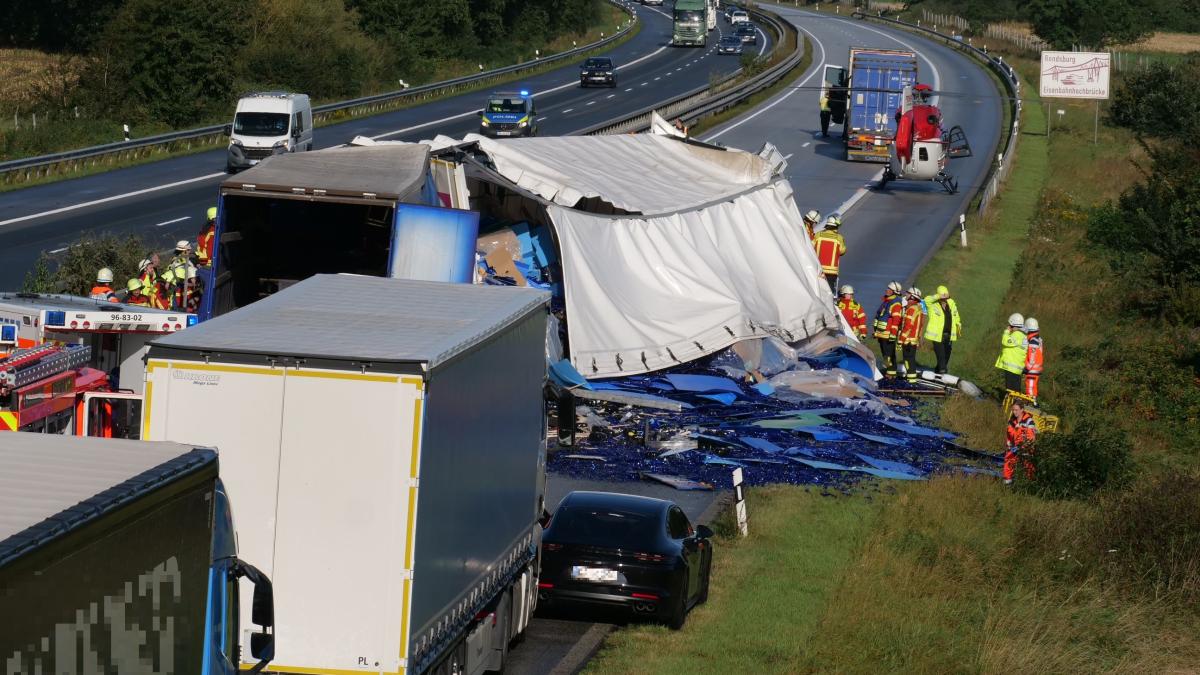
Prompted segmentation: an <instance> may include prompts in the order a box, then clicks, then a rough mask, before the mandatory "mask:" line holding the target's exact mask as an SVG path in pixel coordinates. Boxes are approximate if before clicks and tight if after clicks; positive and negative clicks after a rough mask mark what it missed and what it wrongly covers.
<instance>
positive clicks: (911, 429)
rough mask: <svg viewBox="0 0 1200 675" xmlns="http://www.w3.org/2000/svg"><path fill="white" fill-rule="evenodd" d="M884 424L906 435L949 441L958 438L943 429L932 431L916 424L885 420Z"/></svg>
mask: <svg viewBox="0 0 1200 675" xmlns="http://www.w3.org/2000/svg"><path fill="white" fill-rule="evenodd" d="M883 423H884V424H886V425H888V426H889V427H891V428H893V429H895V430H896V431H903V432H904V433H906V434H912V435H913V436H933V437H936V438H945V439H947V440H952V439H954V438H957V436H955V435H954V434H952V433H950V432H949V431H942V430H941V429H931V428H929V427H922V426H918V425H916V424H905V423H904V422H895V421H892V420H883Z"/></svg>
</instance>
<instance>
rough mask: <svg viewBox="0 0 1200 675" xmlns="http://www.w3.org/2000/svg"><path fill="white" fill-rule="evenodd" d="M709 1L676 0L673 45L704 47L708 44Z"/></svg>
mask: <svg viewBox="0 0 1200 675" xmlns="http://www.w3.org/2000/svg"><path fill="white" fill-rule="evenodd" d="M708 12H709V8H708V0H675V10H674V13H673V14H672V18H673V20H674V27H673V29H672V31H671V44H672V45H673V46H676V47H682V46H687V47H704V46H706V44H707V43H708Z"/></svg>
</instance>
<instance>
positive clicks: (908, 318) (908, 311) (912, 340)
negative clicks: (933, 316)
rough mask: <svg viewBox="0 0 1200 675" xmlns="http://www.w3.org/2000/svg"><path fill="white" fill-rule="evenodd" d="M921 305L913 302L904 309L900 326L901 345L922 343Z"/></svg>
mask: <svg viewBox="0 0 1200 675" xmlns="http://www.w3.org/2000/svg"><path fill="white" fill-rule="evenodd" d="M922 316H923V315H922V314H921V303H919V302H917V301H916V300H912V301H910V302H909V303H908V305H907V306H906V307H905V308H904V316H903V320H902V322H901V324H900V344H902V345H915V344H917V343H919V342H920V341H921V317H922Z"/></svg>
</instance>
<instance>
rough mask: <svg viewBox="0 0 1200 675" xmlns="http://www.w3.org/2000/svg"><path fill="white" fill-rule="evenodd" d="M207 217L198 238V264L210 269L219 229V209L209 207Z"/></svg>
mask: <svg viewBox="0 0 1200 675" xmlns="http://www.w3.org/2000/svg"><path fill="white" fill-rule="evenodd" d="M205 215H206V219H205V221H204V227H203V228H201V229H200V234H199V235H197V236H196V264H197V265H199V266H200V267H208V266H209V265H211V264H212V258H213V243H214V239H215V238H216V234H215V231H216V228H217V207H215V206H210V207H208V213H206V214H205Z"/></svg>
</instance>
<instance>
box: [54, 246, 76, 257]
mask: <svg viewBox="0 0 1200 675" xmlns="http://www.w3.org/2000/svg"><path fill="white" fill-rule="evenodd" d="M69 248H71V247H70V246H64V247H62V248H56V249H54V250H53V251H50V255H54V254H55V253H62V252H63V251H65V250H67V249H69Z"/></svg>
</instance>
